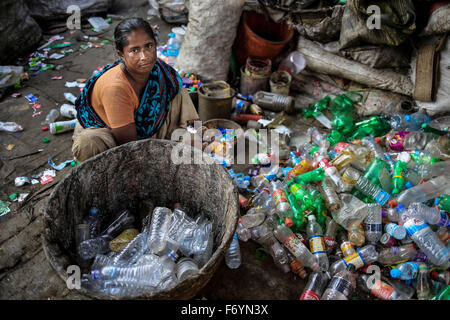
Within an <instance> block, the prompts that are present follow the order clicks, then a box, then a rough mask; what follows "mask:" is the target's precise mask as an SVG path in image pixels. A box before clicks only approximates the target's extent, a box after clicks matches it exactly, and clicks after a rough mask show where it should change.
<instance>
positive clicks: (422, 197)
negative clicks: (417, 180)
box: [389, 175, 450, 207]
mask: <svg viewBox="0 0 450 320" xmlns="http://www.w3.org/2000/svg"><path fill="white" fill-rule="evenodd" d="M449 186H450V177H449V176H445V175H444V176H440V177H437V178H433V179H431V180H428V181H427V182H424V183H421V184H419V185H417V186H414V187H412V188H410V189H407V190H404V191H403V192H401V193H400V194H399V195H398V196H397V198H396V199H394V200H393V201H392V202H390V203H389V205H390V206H391V207H395V206H397V205H398V204H403V205H404V206H406V207H407V206H409V205H410V204H411V203H413V202H425V201H428V200H430V199H432V198H433V197H434V196H435V195H437V194H443V193H446V190H448V189H449Z"/></svg>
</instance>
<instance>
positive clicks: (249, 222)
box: [241, 206, 266, 229]
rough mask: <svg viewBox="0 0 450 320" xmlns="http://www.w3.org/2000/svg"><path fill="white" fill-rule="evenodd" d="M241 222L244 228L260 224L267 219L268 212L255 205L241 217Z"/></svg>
mask: <svg viewBox="0 0 450 320" xmlns="http://www.w3.org/2000/svg"><path fill="white" fill-rule="evenodd" d="M241 219H242V220H241V224H242V226H243V227H244V228H247V229H250V228H253V227H256V226H259V225H260V224H261V223H263V222H264V220H265V219H266V214H265V213H264V211H262V210H261V207H259V206H258V207H253V208H251V209H250V210H248V211H247V213H246V214H245V215H243V216H242V218H241Z"/></svg>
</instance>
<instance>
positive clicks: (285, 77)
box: [269, 71, 292, 96]
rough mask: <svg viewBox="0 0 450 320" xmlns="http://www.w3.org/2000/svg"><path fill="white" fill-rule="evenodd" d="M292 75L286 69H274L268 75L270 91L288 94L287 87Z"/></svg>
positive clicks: (289, 85) (289, 84)
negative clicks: (274, 70)
mask: <svg viewBox="0 0 450 320" xmlns="http://www.w3.org/2000/svg"><path fill="white" fill-rule="evenodd" d="M291 81H292V77H291V75H290V74H289V73H287V72H286V71H276V72H274V73H272V75H271V76H270V81H269V83H270V92H273V93H276V94H281V95H284V96H288V95H289V88H290V87H291Z"/></svg>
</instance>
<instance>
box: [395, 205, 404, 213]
mask: <svg viewBox="0 0 450 320" xmlns="http://www.w3.org/2000/svg"><path fill="white" fill-rule="evenodd" d="M395 210H396V211H397V212H402V211H403V210H405V206H404V205H402V204H399V205H398V206H397V208H396V209H395Z"/></svg>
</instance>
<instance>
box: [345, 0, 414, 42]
mask: <svg viewBox="0 0 450 320" xmlns="http://www.w3.org/2000/svg"><path fill="white" fill-rule="evenodd" d="M346 3H347V6H346V8H345V10H344V16H343V17H342V27H341V36H340V39H339V42H340V45H341V49H346V48H351V47H358V46H361V45H365V44H374V45H388V46H398V45H400V44H402V43H403V42H405V41H406V39H407V38H408V36H409V35H410V34H412V33H413V32H414V31H415V29H416V24H415V19H416V16H415V11H414V5H413V3H412V0H390V1H377V2H376V5H377V6H379V7H380V9H381V18H380V27H381V29H372V30H371V29H369V28H368V27H367V22H368V19H369V18H370V17H371V14H368V13H367V11H366V10H367V8H368V7H369V6H370V5H372V4H373V1H368V0H347V2H346Z"/></svg>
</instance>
